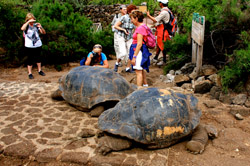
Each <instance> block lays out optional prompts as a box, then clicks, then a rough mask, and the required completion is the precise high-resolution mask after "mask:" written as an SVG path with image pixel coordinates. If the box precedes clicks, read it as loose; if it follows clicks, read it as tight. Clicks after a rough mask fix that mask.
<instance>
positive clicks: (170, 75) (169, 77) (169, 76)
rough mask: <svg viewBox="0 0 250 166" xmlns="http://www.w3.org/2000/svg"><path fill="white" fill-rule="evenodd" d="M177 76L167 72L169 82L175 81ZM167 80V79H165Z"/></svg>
mask: <svg viewBox="0 0 250 166" xmlns="http://www.w3.org/2000/svg"><path fill="white" fill-rule="evenodd" d="M174 78H175V75H172V74H167V82H173V81H174ZM165 81H166V80H165Z"/></svg>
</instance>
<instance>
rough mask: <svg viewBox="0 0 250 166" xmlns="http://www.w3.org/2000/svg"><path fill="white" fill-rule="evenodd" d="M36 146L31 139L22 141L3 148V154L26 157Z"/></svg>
mask: <svg viewBox="0 0 250 166" xmlns="http://www.w3.org/2000/svg"><path fill="white" fill-rule="evenodd" d="M36 149H37V148H36V147H35V145H34V144H33V143H32V142H31V141H23V142H20V143H17V144H12V145H10V146H8V147H7V148H5V150H4V152H3V154H4V155H7V156H14V157H19V158H28V157H29V156H30V155H32V154H33V153H34V152H35V150H36Z"/></svg>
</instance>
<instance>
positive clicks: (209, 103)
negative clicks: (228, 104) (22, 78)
mask: <svg viewBox="0 0 250 166" xmlns="http://www.w3.org/2000/svg"><path fill="white" fill-rule="evenodd" d="M203 104H205V106H207V107H208V108H215V107H218V106H221V105H222V104H221V103H220V102H219V101H218V100H205V101H203Z"/></svg>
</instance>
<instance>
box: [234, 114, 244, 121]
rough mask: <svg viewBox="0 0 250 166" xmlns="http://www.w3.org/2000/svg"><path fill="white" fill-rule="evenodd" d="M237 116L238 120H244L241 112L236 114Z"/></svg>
mask: <svg viewBox="0 0 250 166" xmlns="http://www.w3.org/2000/svg"><path fill="white" fill-rule="evenodd" d="M235 118H236V119H237V120H243V119H244V118H243V116H241V114H239V113H237V114H235Z"/></svg>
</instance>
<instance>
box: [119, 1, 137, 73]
mask: <svg viewBox="0 0 250 166" xmlns="http://www.w3.org/2000/svg"><path fill="white" fill-rule="evenodd" d="M135 9H137V7H136V6H135V5H128V6H127V14H126V15H124V16H122V17H121V18H120V19H119V21H117V23H116V24H115V29H117V32H116V33H117V36H118V37H117V41H118V43H119V47H118V48H119V57H118V58H117V61H116V63H115V68H114V71H115V72H117V71H118V65H119V62H120V61H121V60H123V59H124V60H125V62H126V63H127V65H126V72H132V69H130V66H131V64H130V61H129V48H130V46H131V44H132V41H133V39H132V35H133V30H134V28H135V26H134V24H133V23H132V22H131V19H130V17H129V14H130V13H131V12H132V11H133V10H135Z"/></svg>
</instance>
